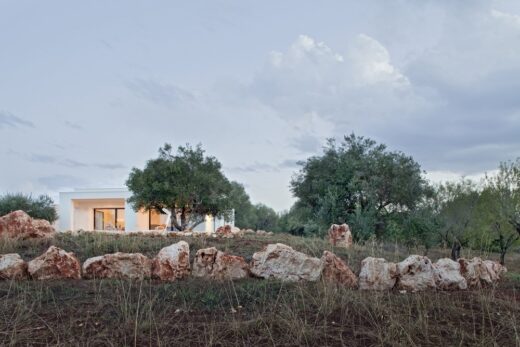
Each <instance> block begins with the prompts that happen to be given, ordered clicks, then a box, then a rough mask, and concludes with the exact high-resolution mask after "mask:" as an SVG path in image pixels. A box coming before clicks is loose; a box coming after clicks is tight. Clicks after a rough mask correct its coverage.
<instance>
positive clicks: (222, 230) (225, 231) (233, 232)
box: [216, 224, 243, 238]
mask: <svg viewBox="0 0 520 347" xmlns="http://www.w3.org/2000/svg"><path fill="white" fill-rule="evenodd" d="M216 233H217V235H218V236H221V237H226V238H232V237H235V236H242V235H243V233H242V231H241V230H240V228H237V227H234V226H231V225H229V224H226V225H224V226H220V227H218V228H217V230H216Z"/></svg>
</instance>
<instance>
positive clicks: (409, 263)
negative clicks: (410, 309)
mask: <svg viewBox="0 0 520 347" xmlns="http://www.w3.org/2000/svg"><path fill="white" fill-rule="evenodd" d="M397 272H398V280H397V287H398V288H399V289H402V290H409V291H412V292H417V291H421V290H426V289H434V288H435V287H436V286H435V279H434V277H433V264H432V262H431V260H430V259H428V257H425V256H422V255H410V256H409V257H408V258H406V259H405V260H403V261H402V262H400V263H397Z"/></svg>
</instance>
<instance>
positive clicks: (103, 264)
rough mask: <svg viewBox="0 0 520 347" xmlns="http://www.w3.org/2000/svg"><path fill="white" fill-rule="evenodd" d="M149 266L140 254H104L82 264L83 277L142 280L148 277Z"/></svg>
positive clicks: (148, 262) (148, 261)
mask: <svg viewBox="0 0 520 347" xmlns="http://www.w3.org/2000/svg"><path fill="white" fill-rule="evenodd" d="M151 265H152V264H151V260H150V259H148V258H147V257H146V256H144V255H143V254H141V253H121V252H117V253H113V254H105V255H101V256H98V257H93V258H89V259H87V260H86V261H85V262H84V263H83V277H85V278H87V279H88V278H123V279H139V280H142V279H144V278H148V277H150V275H151V268H152V266H151Z"/></svg>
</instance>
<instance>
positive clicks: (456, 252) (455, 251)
mask: <svg viewBox="0 0 520 347" xmlns="http://www.w3.org/2000/svg"><path fill="white" fill-rule="evenodd" d="M461 248H462V246H461V245H460V242H459V241H454V242H453V246H452V247H451V259H452V260H455V261H457V259H459V258H460V249H461Z"/></svg>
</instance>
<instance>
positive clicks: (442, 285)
mask: <svg viewBox="0 0 520 347" xmlns="http://www.w3.org/2000/svg"><path fill="white" fill-rule="evenodd" d="M433 276H434V278H435V284H436V286H437V289H440V290H464V289H467V288H468V283H467V282H466V279H465V278H464V277H463V276H462V274H461V273H460V264H459V263H458V262H456V261H454V260H451V259H449V258H442V259H439V260H437V262H436V263H435V264H434V267H433Z"/></svg>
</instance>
